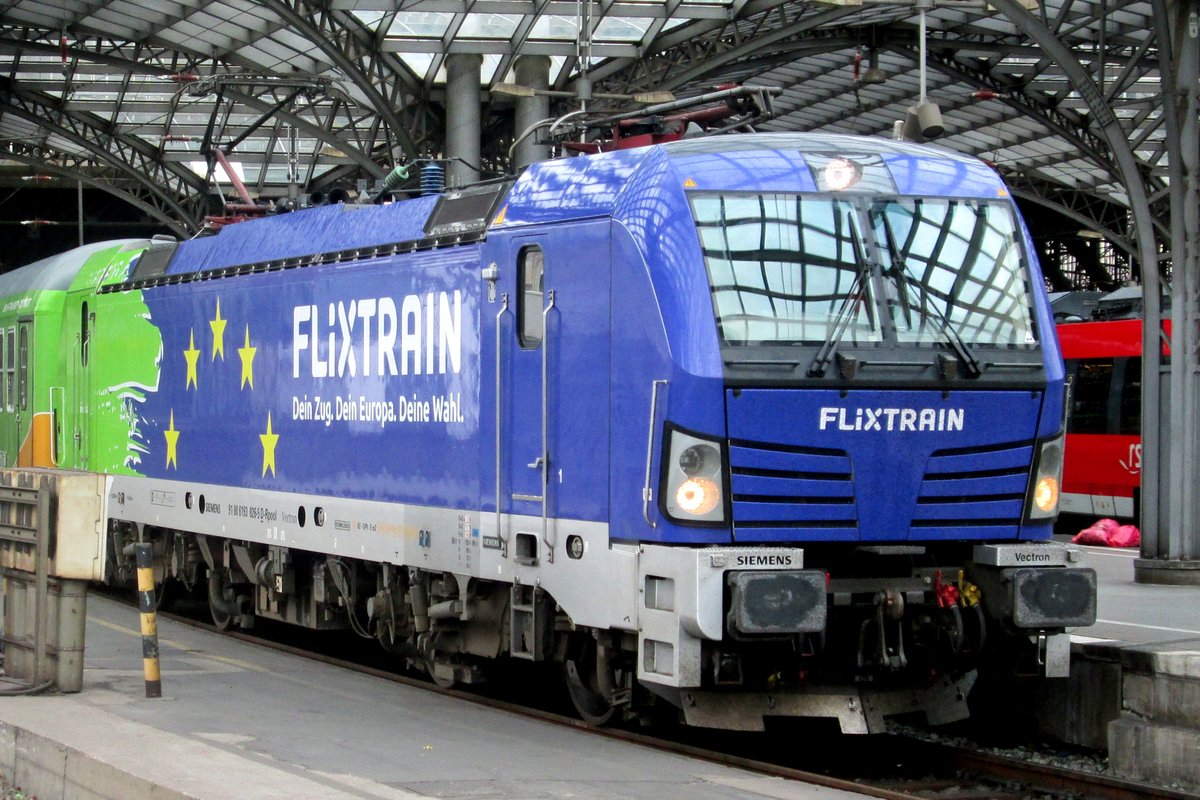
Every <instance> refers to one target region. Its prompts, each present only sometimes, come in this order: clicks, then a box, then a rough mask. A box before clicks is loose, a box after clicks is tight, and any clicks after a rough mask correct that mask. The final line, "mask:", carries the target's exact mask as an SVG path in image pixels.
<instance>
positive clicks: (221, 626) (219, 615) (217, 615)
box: [208, 597, 233, 631]
mask: <svg viewBox="0 0 1200 800" xmlns="http://www.w3.org/2000/svg"><path fill="white" fill-rule="evenodd" d="M208 610H209V613H210V614H212V621H213V625H214V626H216V629H217V630H219V631H227V630H229V629H230V628H232V627H233V614H229V613H226V612H224V611H221V610H220V609H219V608H217V607H216V606H215V605H213V602H212V598H211V597H210V598H209V601H208Z"/></svg>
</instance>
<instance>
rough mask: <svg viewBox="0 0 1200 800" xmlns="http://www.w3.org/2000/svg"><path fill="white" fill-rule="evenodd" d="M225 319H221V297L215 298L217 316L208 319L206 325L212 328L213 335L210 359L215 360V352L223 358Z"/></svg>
mask: <svg viewBox="0 0 1200 800" xmlns="http://www.w3.org/2000/svg"><path fill="white" fill-rule="evenodd" d="M226 322H227V320H223V319H221V298H219V297H218V298H217V318H216V319H210V320H209V321H208V327H210V328H212V335H213V354H212V360H213V361H216V360H217V354H218V353H219V354H220V355H221V360H222V361H224V360H225V323H226Z"/></svg>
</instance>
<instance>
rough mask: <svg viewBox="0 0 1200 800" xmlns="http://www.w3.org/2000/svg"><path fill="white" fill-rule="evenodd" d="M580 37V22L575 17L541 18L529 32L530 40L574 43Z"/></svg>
mask: <svg viewBox="0 0 1200 800" xmlns="http://www.w3.org/2000/svg"><path fill="white" fill-rule="evenodd" d="M578 37H579V21H578V20H576V19H575V18H574V17H560V16H556V15H546V16H544V17H539V18H538V21H537V22H535V23H533V28H531V29H530V31H529V38H530V39H565V40H567V41H574V40H575V39H577V38H578Z"/></svg>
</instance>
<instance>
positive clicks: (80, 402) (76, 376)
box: [58, 300, 96, 470]
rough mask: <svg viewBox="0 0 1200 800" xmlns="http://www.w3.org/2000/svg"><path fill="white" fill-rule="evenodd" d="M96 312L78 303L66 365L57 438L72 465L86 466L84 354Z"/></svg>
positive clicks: (87, 377) (87, 371)
mask: <svg viewBox="0 0 1200 800" xmlns="http://www.w3.org/2000/svg"><path fill="white" fill-rule="evenodd" d="M95 321H96V315H95V314H94V313H93V312H92V310H91V304H90V303H88V301H87V300H84V301H83V302H82V303H81V304H80V309H79V316H78V325H79V330H78V331H77V334H76V336H75V348H74V354H73V356H74V357H73V359H72V364H71V366H70V369H69V371H70V374H71V398H70V399H68V400H67V408H66V409H64V411H65V416H66V420H65V422H66V424H65V425H63V426H61V429H62V434H61V435H62V436H63V437H64V438H66V441H60V442H59V451H58V452H60V453H64V454H69V456H68V458H69V459H70V460H69V462H68V463H69V465H70V466H71V467H73V468H74V469H82V470H86V469H87V468H88V419H89V411H90V398H91V383H90V375H91V371H90V369H89V368H88V357H89V351H90V349H91V339H92V327H93V325H94V324H95Z"/></svg>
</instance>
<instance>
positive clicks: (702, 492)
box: [659, 427, 725, 524]
mask: <svg viewBox="0 0 1200 800" xmlns="http://www.w3.org/2000/svg"><path fill="white" fill-rule="evenodd" d="M664 445H665V449H664V455H665V458H664V459H663V462H662V463H663V465H662V478H661V483H660V491H659V498H660V502H661V504H662V508H661V510H662V512H663V513H664V514H666V515H667V516H668V517H670V518H672V519H674V520H676V521H677V522H683V523H691V524H720V523H722V522H724V521H725V468H724V464H725V459H724V447H723V445H722V444H721V443H720V442H719V441H714V440H711V439H705V438H702V437H700V436H696V435H695V434H691V433H684V432H683V431H681V430H679V429H678V428H672V427H668V429H667V433H666V437H665V441H664Z"/></svg>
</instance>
